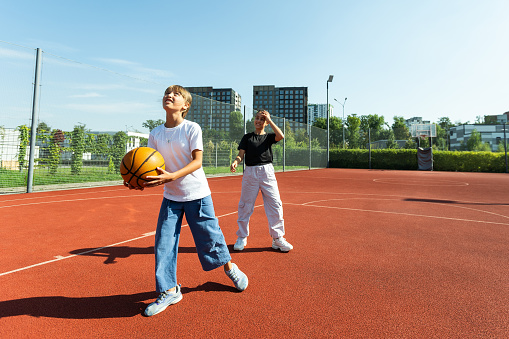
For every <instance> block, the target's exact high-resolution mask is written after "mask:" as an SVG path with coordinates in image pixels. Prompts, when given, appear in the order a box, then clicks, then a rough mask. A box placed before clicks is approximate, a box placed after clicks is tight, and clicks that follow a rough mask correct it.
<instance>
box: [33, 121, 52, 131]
mask: <svg viewBox="0 0 509 339" xmlns="http://www.w3.org/2000/svg"><path fill="white" fill-rule="evenodd" d="M49 131H51V127H49V126H48V124H47V123H45V122H44V121H41V122H40V123H39V125H37V129H36V132H37V134H41V133H46V132H49Z"/></svg>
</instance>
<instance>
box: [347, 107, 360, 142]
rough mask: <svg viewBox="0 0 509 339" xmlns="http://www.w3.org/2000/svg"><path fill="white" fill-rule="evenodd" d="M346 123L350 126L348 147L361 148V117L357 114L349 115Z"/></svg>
mask: <svg viewBox="0 0 509 339" xmlns="http://www.w3.org/2000/svg"><path fill="white" fill-rule="evenodd" d="M346 125H347V126H348V148H359V141H360V140H359V139H360V136H359V127H360V125H361V119H359V118H358V117H357V116H355V115H349V116H348V118H347V123H346Z"/></svg>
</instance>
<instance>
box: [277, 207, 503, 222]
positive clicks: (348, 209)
mask: <svg viewBox="0 0 509 339" xmlns="http://www.w3.org/2000/svg"><path fill="white" fill-rule="evenodd" d="M285 205H296V206H311V207H319V208H330V209H338V210H346V211H358V212H372V213H383V214H397V215H405V216H410V217H424V218H433V219H445V220H454V221H466V222H475V223H481V224H494V225H504V226H509V224H507V223H503V222H495V221H483V220H471V219H460V218H449V217H440V216H433V215H425V214H415V213H403V212H388V211H376V210H365V209H360V208H349V207H332V206H320V205H310V204H309V203H304V204H293V203H285Z"/></svg>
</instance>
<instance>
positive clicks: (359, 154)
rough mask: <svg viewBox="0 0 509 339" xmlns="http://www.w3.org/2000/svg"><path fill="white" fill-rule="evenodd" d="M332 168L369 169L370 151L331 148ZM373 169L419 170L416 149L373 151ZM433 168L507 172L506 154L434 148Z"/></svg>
mask: <svg viewBox="0 0 509 339" xmlns="http://www.w3.org/2000/svg"><path fill="white" fill-rule="evenodd" d="M329 159H330V167H333V168H369V150H367V149H335V150H331V151H330V155H329ZM371 168H372V169H393V170H417V169H418V164H417V150H416V149H382V150H379V149H377V150H372V151H371ZM433 170H435V171H457V172H496V173H503V172H505V170H506V168H505V153H493V152H451V151H436V150H434V151H433Z"/></svg>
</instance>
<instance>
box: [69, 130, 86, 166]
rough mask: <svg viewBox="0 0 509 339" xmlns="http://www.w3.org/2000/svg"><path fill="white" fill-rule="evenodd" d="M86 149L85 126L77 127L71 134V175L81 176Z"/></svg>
mask: <svg viewBox="0 0 509 339" xmlns="http://www.w3.org/2000/svg"><path fill="white" fill-rule="evenodd" d="M85 148H86V140H85V125H76V126H74V130H73V131H72V134H71V151H72V156H71V173H72V174H80V173H81V168H82V167H83V153H84V152H85Z"/></svg>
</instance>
